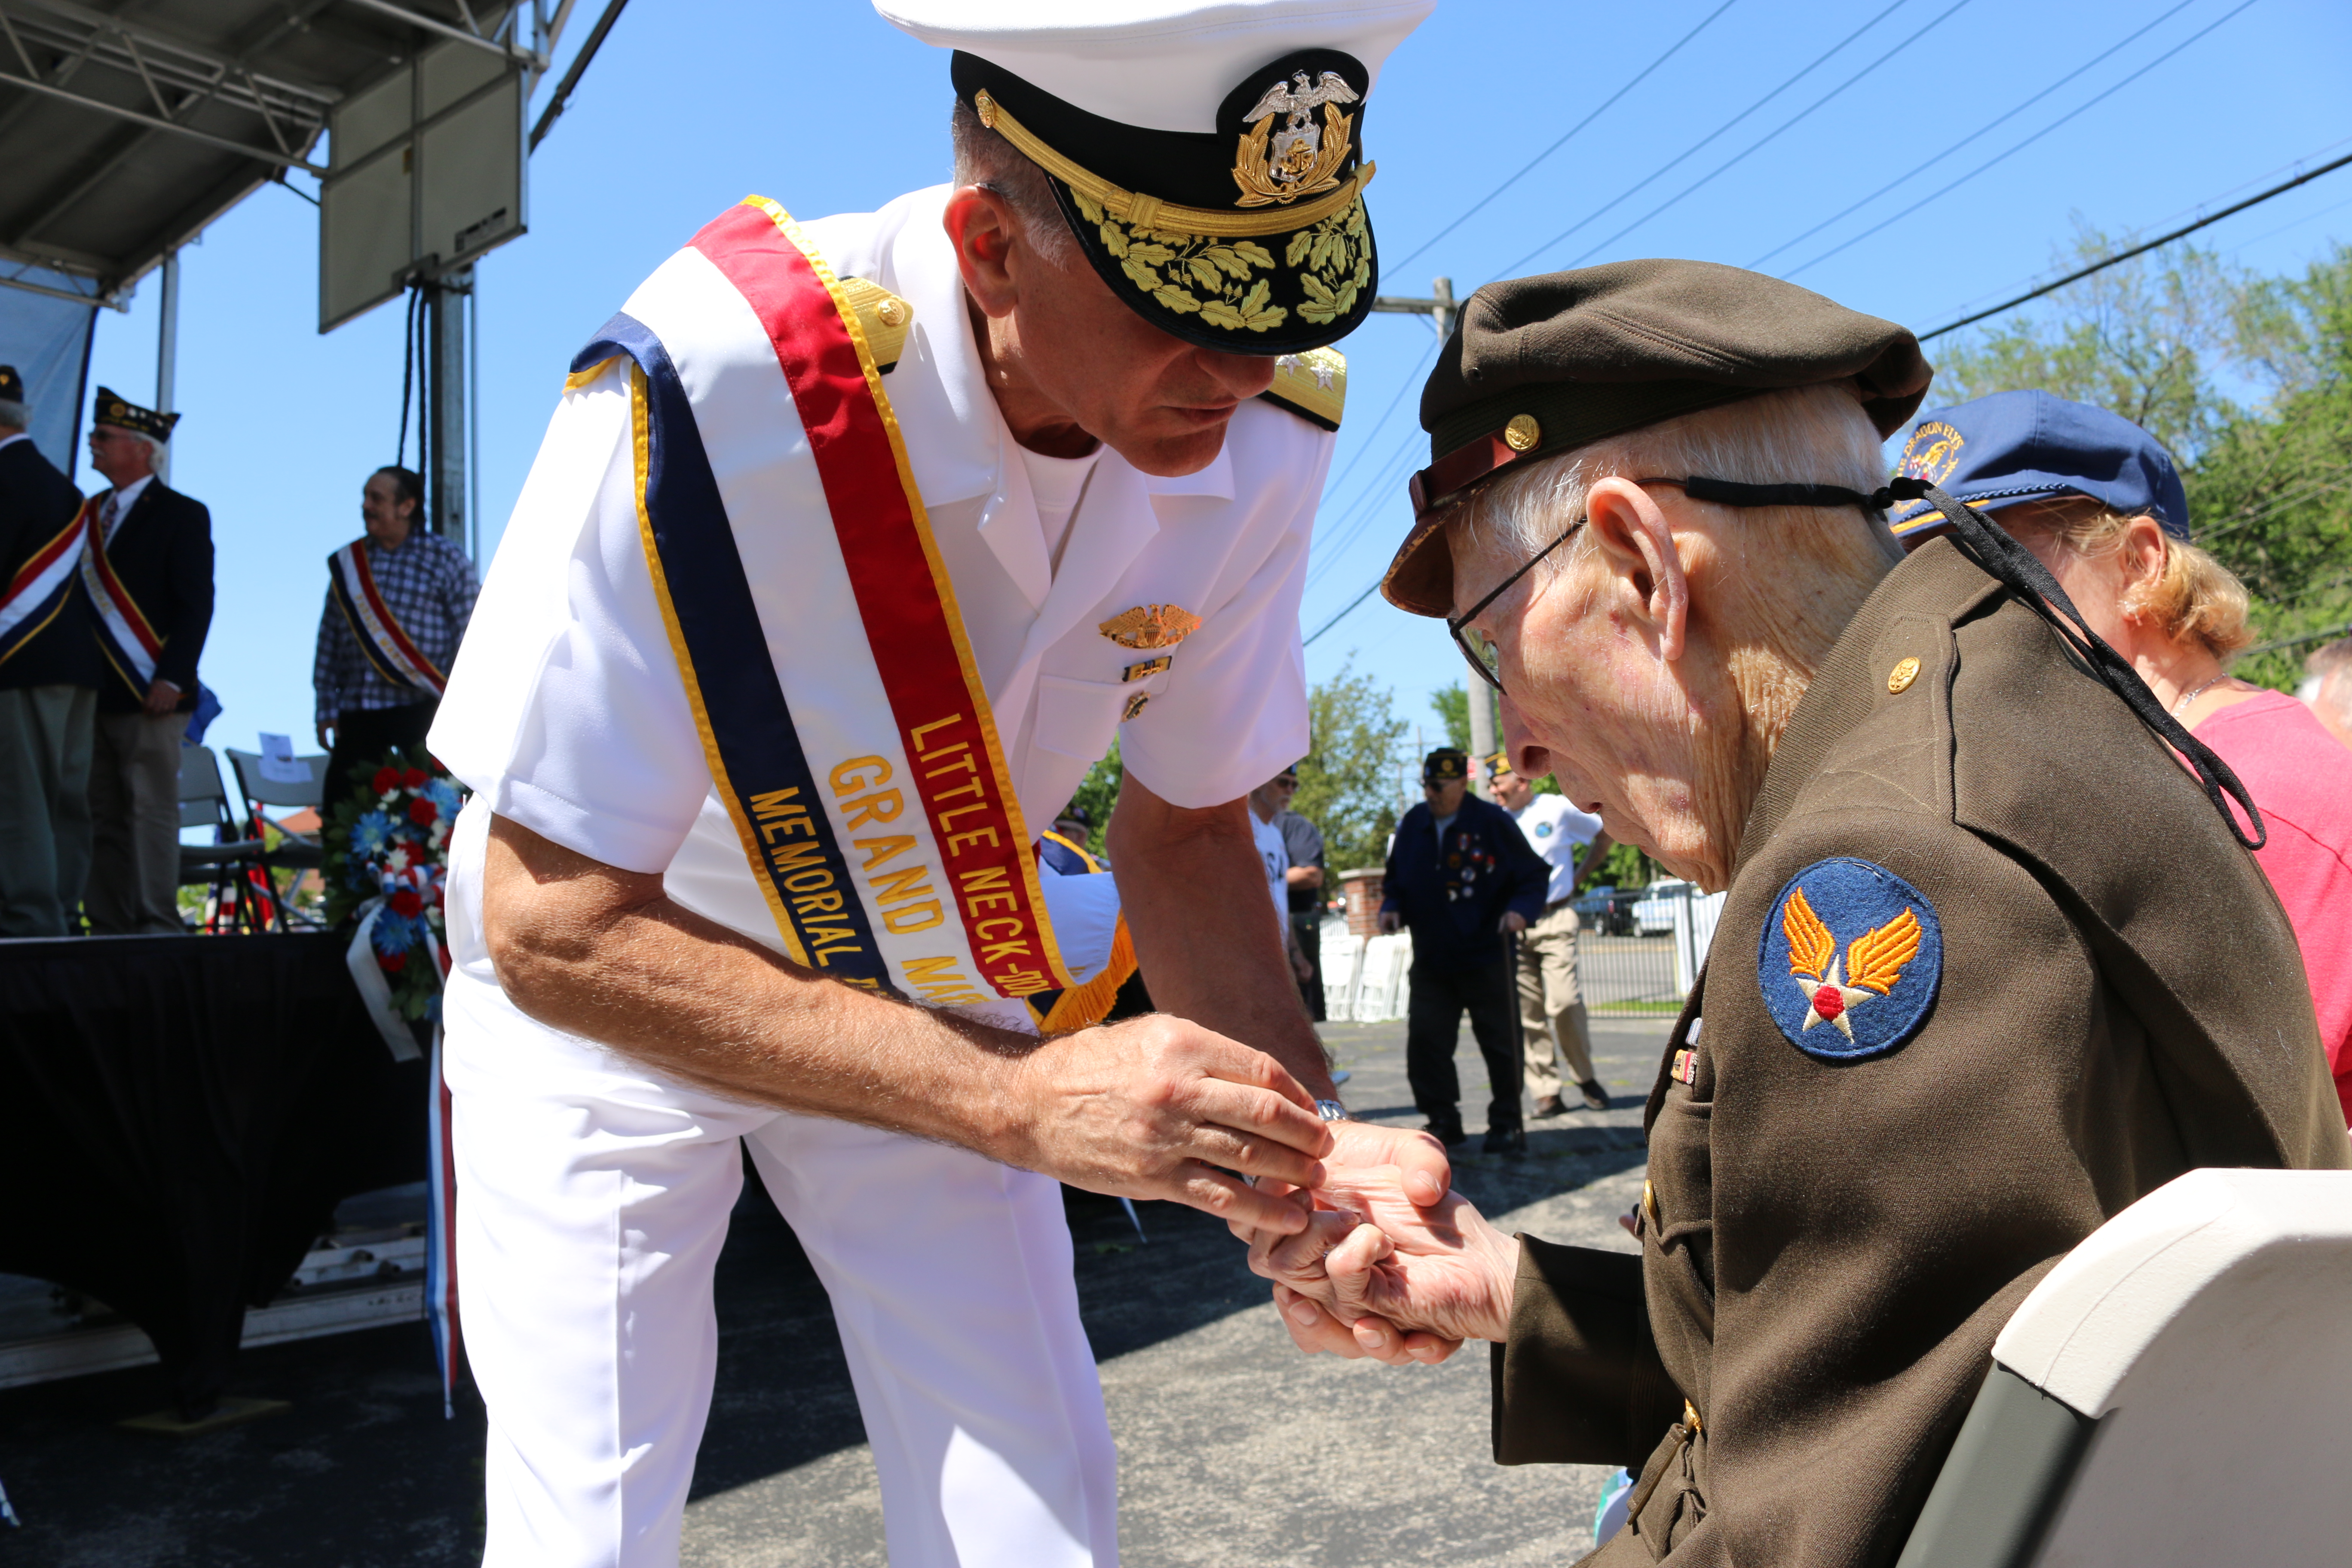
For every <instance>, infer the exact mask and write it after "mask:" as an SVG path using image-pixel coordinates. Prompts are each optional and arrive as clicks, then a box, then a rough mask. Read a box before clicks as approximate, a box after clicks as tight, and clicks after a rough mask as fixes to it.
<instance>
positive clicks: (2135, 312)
mask: <svg viewBox="0 0 2352 1568" xmlns="http://www.w3.org/2000/svg"><path fill="white" fill-rule="evenodd" d="M2108 248H2109V245H2108V242H2107V241H2106V240H2105V238H2104V237H2101V236H2099V235H2097V234H2096V233H2094V232H2089V231H2085V232H2084V234H2083V235H2082V236H2081V237H2080V238H2079V239H2078V241H2077V243H2076V259H2082V258H2095V257H2096V256H2098V255H2100V254H2104V253H2105V251H2106V250H2107V249H2108ZM2225 381H2227V382H2228V383H2229V384H2233V385H2235V386H2236V387H2237V388H2238V389H2239V390H2240V391H2241V392H2242V393H2245V394H2249V395H2251V398H2252V401H2251V402H2250V403H2240V402H2238V401H2236V400H2234V399H2233V398H2231V396H2230V395H2226V394H2225V393H2224V392H2223V391H2222V390H2221V386H2222V384H2223V383H2224V382H2225ZM2026 387H2042V388H2044V389H2046V390H2048V391H2051V392H2054V393H2056V394H2058V395H2060V396H2062V397H2068V398H2072V399H2074V400H2075V401H2077V402H2082V403H2089V404H2094V405H2097V406H2100V407H2104V408H2108V409H2112V410H2114V411H2115V412H2116V413H2117V414H2120V415H2122V416H2125V417H2126V418H2127V419H2131V420H2134V421H2136V422H2137V423H2138V424H2139V425H2141V426H2144V427H2146V428H2147V430H2148V431H2150V432H2151V433H2152V434H2154V435H2155V436H2156V437H2157V438H2158V440H2160V441H2162V442H2164V444H2165V445H2166V446H2167V447H2168V448H2170V449H2171V451H2172V452H2173V454H2174V457H2175V458H2176V459H2177V460H2179V462H2180V464H2181V480H2182V483H2183V484H2185V485H2186V486H2187V488H2188V490H2189V517H2190V521H2191V526H2192V527H2193V528H2194V530H2195V532H2196V537H2197V541H2198V542H2199V543H2200V544H2202V545H2204V546H2205V547H2206V548H2208V549H2210V551H2212V552H2213V553H2214V554H2215V555H2216V556H2218V557H2219V558H2220V559H2221V563H2222V564H2224V565H2226V566H2228V567H2229V568H2230V569H2231V571H2232V572H2234V573H2236V574H2238V577H2239V579H2240V580H2241V581H2242V582H2243V583H2244V584H2245V585H2246V589H2247V592H2248V593H2249V595H2252V621H2253V625H2254V628H2255V630H2256V632H2257V634H2258V636H2257V641H2256V644H2255V646H2254V647H2252V648H2251V649H2249V650H2248V651H2247V653H2246V654H2245V655H2244V656H2242V658H2241V659H2240V660H2239V662H2238V664H2237V666H2236V668H2235V669H2234V671H2233V673H2235V674H2238V675H2242V676H2243V677H2245V678H2246V679H2249V680H2252V681H2255V682H2258V683H2260V684H2262V685H2266V686H2272V687H2276V688H2278V689H2283V690H2284V689H2293V688H2294V685H2295V683H2296V681H2297V680H2298V679H2300V677H2301V674H2302V660H2303V656H2304V655H2305V653H2306V652H2308V651H2309V649H2310V648H2311V647H2312V646H2314V645H2315V644H2316V643H2317V642H2320V641H2322V640H2325V638H2326V637H2330V636H2340V635H2342V633H2343V632H2344V631H2345V630H2346V629H2347V621H2352V569H2347V567H2352V247H2347V246H2345V245H2342V244H2338V245H2336V247H2334V249H2333V250H2332V251H2331V253H2330V254H2329V255H2328V256H2326V257H2325V258H2322V259H2320V260H2319V261H2316V262H2315V263H2313V264H2312V265H2311V266H2310V267H2309V268H2306V269H2305V271H2304V272H2303V274H2302V275H2300V276H2297V277H2287V278H2269V279H2263V278H2252V277H2248V276H2247V275H2245V274H2243V273H2242V272H2239V271H2236V270H2234V269H2232V268H2229V267H2227V266H2225V265H2224V264H2223V263H2222V262H2221V260H2220V259H2219V258H2217V257H2215V256H2214V255H2212V254H2211V253H2210V252H2208V251H2200V250H2198V249H2196V248H2195V247H2186V246H2180V247H2168V249H2165V250H2161V251H2152V252H2150V253H2149V254H2148V255H2147V256H2143V257H2137V258H2134V259H2132V260H2130V261H2127V262H2125V263H2123V264H2122V265H2120V266H2117V267H2114V268H2109V269H2108V270H2107V271H2105V272H2102V273H2099V274H2097V275H2095V276H2094V277H2092V278H2088V279H2084V281H2082V282H2081V283H2078V284H2074V285H2073V286H2071V287H2070V288H2067V289H2061V290H2059V291H2058V292H2057V293H2056V294H2053V295H2052V296H2051V299H2050V303H2049V305H2048V306H2047V307H2046V308H2044V309H2042V310H2038V311H2037V312H2035V313H2033V314H2031V315H2027V316H2022V317H2020V318H2016V319H2013V320H2012V321H2008V322H2006V323H2004V324H2002V325H2000V326H1998V327H1993V328H1989V329H1986V330H1984V331H1980V332H1979V333H1978V334H1977V335H1976V336H1975V337H1974V338H1972V339H1970V340H1968V341H1965V342H1961V343H1960V344H1959V345H1958V346H1957V347H1956V348H1952V349H1948V350H1946V351H1944V353H1942V354H1941V355H1940V356H1939V360H1938V363H1937V383H1936V393H1937V400H1938V401H1941V402H1960V401H1964V400H1965V399H1968V398H1971V397H1979V396H1982V395H1985V394H1986V393H1990V392H2002V391H2010V390H2014V389H2018V388H2026Z"/></svg>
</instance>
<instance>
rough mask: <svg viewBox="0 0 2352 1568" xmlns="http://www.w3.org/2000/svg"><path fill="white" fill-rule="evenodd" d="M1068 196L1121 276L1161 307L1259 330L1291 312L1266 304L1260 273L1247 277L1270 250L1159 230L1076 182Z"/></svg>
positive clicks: (1270, 261)
mask: <svg viewBox="0 0 2352 1568" xmlns="http://www.w3.org/2000/svg"><path fill="white" fill-rule="evenodd" d="M1070 199H1071V200H1072V201H1073V202H1075V203H1076V204H1077V208H1078V216H1081V217H1083V218H1085V219H1086V220H1087V222H1088V223H1090V224H1093V225H1094V226H1095V232H1096V233H1097V235H1099V236H1100V237H1101V238H1102V243H1103V248H1104V249H1105V250H1108V251H1109V252H1110V253H1111V255H1112V256H1114V257H1116V258H1118V267H1119V270H1120V271H1122V272H1124V273H1126V274H1127V280H1128V281H1129V282H1130V283H1132V284H1134V285H1135V286H1136V287H1137V288H1138V289H1142V290H1143V291H1144V292H1145V293H1147V294H1149V295H1150V296H1151V298H1152V299H1153V300H1155V301H1156V302H1157V303H1158V304H1159V305H1160V307H1161V308H1162V309H1163V310H1173V311H1175V312H1176V313H1177V314H1178V315H1180V316H1191V315H1198V316H1199V317H1200V318H1201V320H1202V321H1206V322H1208V323H1209V324H1210V325H1211V326H1214V327H1223V328H1224V329H1225V330H1226V331H1242V330H1246V331H1253V332H1263V331H1268V330H1269V329H1271V328H1275V327H1278V326H1280V325H1282V323H1283V322H1285V321H1288V320H1289V319H1290V312H1289V310H1286V309H1285V308H1284V307H1282V306H1280V305H1276V304H1271V303H1269V301H1271V300H1273V298H1274V285H1273V284H1272V283H1270V282H1268V281H1267V280H1266V279H1263V278H1256V279H1253V274H1254V273H1255V272H1256V271H1257V270H1258V269H1259V268H1271V267H1273V266H1274V253H1273V252H1272V251H1270V250H1268V249H1266V247H1264V246H1262V245H1260V244H1258V243H1256V242H1255V240H1247V239H1235V240H1225V239H1220V238H1218V237H1214V236H1212V235H1190V234H1162V233H1160V232H1159V231H1157V230H1154V229H1150V228H1147V227H1145V226H1143V225H1141V224H1134V223H1126V222H1123V221H1121V220H1120V219H1118V218H1115V217H1112V216H1109V215H1108V213H1106V212H1104V211H1103V209H1102V206H1101V205H1100V204H1099V203H1097V202H1095V201H1093V200H1091V199H1090V198H1088V197H1087V196H1086V195H1084V194H1082V193H1081V192H1079V191H1076V190H1075V189H1074V190H1072V191H1071V192H1070ZM1293 239H1294V243H1296V237H1293ZM1195 289H1198V290H1199V291H1200V292H1198V293H1196V292H1194V290H1195ZM1202 294H1205V295H1207V296H1208V297H1207V298H1206V299H1203V298H1202Z"/></svg>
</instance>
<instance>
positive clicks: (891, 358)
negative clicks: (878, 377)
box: [841, 278, 915, 375]
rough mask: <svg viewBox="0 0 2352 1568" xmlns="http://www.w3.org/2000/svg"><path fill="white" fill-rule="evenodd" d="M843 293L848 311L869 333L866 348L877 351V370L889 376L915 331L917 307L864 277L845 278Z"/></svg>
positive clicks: (875, 366) (875, 360)
mask: <svg viewBox="0 0 2352 1568" xmlns="http://www.w3.org/2000/svg"><path fill="white" fill-rule="evenodd" d="M841 292H842V294H843V295H844V296H845V298H847V300H849V308H850V309H851V310H855V311H856V312H857V325H858V327H859V328H860V329H861V330H862V331H864V332H865V333H866V347H868V348H870V349H872V350H873V351H874V368H875V369H877V370H878V371H880V372H881V373H882V374H884V375H887V374H890V371H891V368H892V367H893V366H895V365H896V364H897V363H898V355H899V354H900V353H902V352H903V351H904V350H905V349H906V346H907V334H908V332H909V331H913V330H914V326H915V307H914V306H912V305H910V304H908V303H907V301H906V300H901V299H900V298H898V295H896V294H893V293H892V292H890V290H888V289H885V288H884V287H882V285H881V284H879V283H874V282H869V281H868V280H867V279H863V278H845V279H842V280H841Z"/></svg>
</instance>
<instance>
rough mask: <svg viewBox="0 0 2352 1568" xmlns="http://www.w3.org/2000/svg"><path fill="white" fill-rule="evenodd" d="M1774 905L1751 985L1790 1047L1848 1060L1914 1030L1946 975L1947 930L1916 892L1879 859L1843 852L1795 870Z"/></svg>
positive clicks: (1878, 1052)
mask: <svg viewBox="0 0 2352 1568" xmlns="http://www.w3.org/2000/svg"><path fill="white" fill-rule="evenodd" d="M1772 908H1773V916H1772V918H1771V919H1770V920H1768V921H1766V922H1765V928H1764V936H1763V940H1762V942H1760V943H1759V948H1758V953H1757V984H1758V985H1759V987H1760V988H1761V989H1762V991H1763V993H1764V1003H1765V1005H1766V1006H1767V1007H1768V1008H1769V1009H1770V1010H1771V1014H1772V1019H1773V1022H1775V1023H1777V1024H1779V1025H1780V1033H1781V1034H1783V1035H1785V1036H1787V1037H1788V1039H1789V1043H1790V1045H1793V1046H1795V1047H1797V1048H1798V1049H1799V1050H1801V1051H1802V1052H1804V1053H1805V1054H1806V1055H1807V1056H1809V1057H1815V1058H1820V1059H1822V1060H1823V1061H1851V1060H1854V1059H1857V1058H1864V1057H1874V1056H1882V1055H1884V1054H1885V1053H1886V1052H1888V1051H1891V1050H1894V1049H1895V1047H1898V1046H1900V1045H1902V1044H1903V1043H1904V1042H1905V1041H1906V1040H1908V1039H1910V1038H1911V1037H1912V1036H1913V1035H1916V1034H1917V1033H1918V1032H1919V1027H1920V1026H1921V1025H1923V1024H1925V1023H1926V1022H1927V1016H1928V1014H1929V1013H1930V1012H1931V1011H1933V1010H1934V1007H1935V1004H1936V992H1937V985H1938V984H1939V983H1940V981H1941V980H1942V978H1943V972H1944V937H1943V926H1942V922H1941V921H1938V920H1937V918H1936V908H1935V906H1934V905H1933V904H1930V903H1929V902H1928V901H1927V897H1926V895H1924V894H1922V893H1921V892H1920V891H1919V889H1916V888H1915V887H1913V886H1912V885H1911V884H1910V883H1908V882H1906V881H1905V880H1904V879H1902V878H1900V877H1898V876H1896V875H1895V873H1894V872H1892V871H1889V870H1888V869H1887V868H1885V867H1884V866H1879V865H1874V864H1873V863H1872V862H1870V861H1868V860H1855V859H1848V858H1838V859H1833V860H1820V861H1816V862H1814V863H1813V864H1812V865H1811V866H1808V867H1806V868H1804V869H1803V870H1801V871H1800V872H1798V873H1797V874H1796V876H1794V877H1792V878H1790V879H1789V882H1788V884H1787V886H1785V887H1783V888H1782V889H1780V896H1779V898H1777V899H1776V900H1774V901H1773V905H1772ZM1841 943H1843V952H1841V951H1840V948H1841Z"/></svg>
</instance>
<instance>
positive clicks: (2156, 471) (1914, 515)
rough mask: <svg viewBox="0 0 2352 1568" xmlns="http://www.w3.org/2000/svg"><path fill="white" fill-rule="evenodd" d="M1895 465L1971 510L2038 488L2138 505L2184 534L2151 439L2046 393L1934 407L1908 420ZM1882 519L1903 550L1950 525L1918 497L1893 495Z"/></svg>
mask: <svg viewBox="0 0 2352 1568" xmlns="http://www.w3.org/2000/svg"><path fill="white" fill-rule="evenodd" d="M1895 472H1896V473H1898V474H1904V475H1907V476H1908V477H1910V478H1912V479H1925V480H1927V482H1928V483H1929V484H1931V485H1935V486H1937V487H1938V488H1940V489H1945V490H1948V491H1949V492H1950V493H1951V494H1952V495H1953V496H1954V497H1956V498H1958V500H1964V501H1967V502H1968V503H1969V505H1971V506H1973V507H1975V508H1977V510H1979V511H1988V510H1992V509H1994V508H1996V507H2003V506H2007V505H2009V504H2010V503H2011V502H2012V501H2021V500H2039V499H2041V498H2042V497H2044V496H2069V495H2071V496H2088V497H2090V498H2091V499H2092V500H2095V501H2097V502H2098V503H2099V504H2100V505H2102V506H2105V507H2106V508H2108V509H2110V510H2114V511H2116V512H2119V513H2121V514H2122V515H2124V516H2126V517H2137V516H2138V515H2140V514H2141V513H2143V512H2145V513H2147V515H2148V516H2150V517H2152V518H2154V519H2156V521H2157V522H2158V525H2159V526H2160V527H2162V528H2163V530H2164V531H2165V532H2167V533H2168V534H2170V535H2172V536H2173V537H2174V538H2175V539H2178V540H2180V541H2181V542H2184V543H2185V542H2187V541H2188V539H2189V496H2188V492H2187V491H2185V490H2183V489H2181V488H2180V475H2179V472H2178V471H2177V470H2176V469H2175V468H2173V466H2172V457H2171V454H2169V453H2168V452H2167V451H2166V450H2165V449H2164V447H2163V446H2162V445H2161V444H2160V443H2158V440H2157V438H2156V437H2153V436H2151V435H2149V434H2148V433H2147V431H2145V430H2143V429H2141V428H2140V427H2139V426H2137V425H2135V424H2133V423H2132V422H2131V421H2130V420H2128V419H2126V418H2125V417H2124V416H2122V415H2120V414H2110V413H2108V412H2107V411H2106V410H2105V409H2104V408H2094V407H2092V406H2091V405H2088V404H2086V403H2069V402H2068V401H2066V399H2064V398H2063V397H2053V396H2052V395H2050V394H2049V393H2046V392H1996V393H1994V394H1992V395H1990V396H1989V397H1979V398H1976V399H1974V400H1973V401H1971V402H1968V403H1961V404H1956V405H1953V406H1952V407H1949V408H1938V409H1936V410H1935V411H1934V412H1932V413H1930V414H1928V415H1927V416H1926V417H1924V418H1922V419H1921V420H1920V421H1919V423H1918V424H1917V425H1916V426H1913V427H1912V430H1911V439H1910V440H1908V441H1906V442H1905V443H1904V446H1903V458H1902V460H1901V461H1900V462H1899V463H1897V464H1896V465H1895ZM1887 526H1888V527H1890V528H1892V529H1893V530H1894V531H1895V537H1896V538H1897V539H1900V540H1901V541H1903V543H1904V546H1905V548H1906V549H1916V548H1917V547H1918V546H1919V545H1920V543H1921V542H1924V541H1926V540H1928V539H1931V538H1933V537H1935V536H1936V535H1937V534H1938V533H1941V532H1944V531H1948V530H1949V529H1950V527H1951V524H1950V523H1948V522H1946V521H1944V517H1943V514H1942V513H1941V512H1938V511H1937V510H1936V509H1935V507H1934V506H1932V505H1930V504H1929V503H1928V502H1927V501H1925V500H1906V501H1901V502H1898V503H1897V504H1896V505H1895V508H1894V510H1891V511H1889V512H1888V513H1887Z"/></svg>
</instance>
